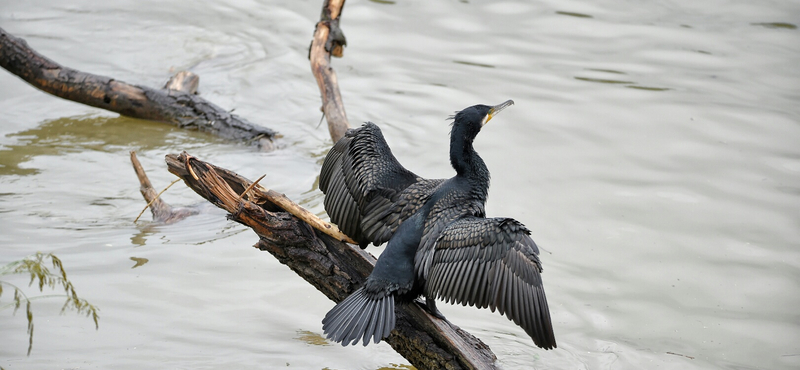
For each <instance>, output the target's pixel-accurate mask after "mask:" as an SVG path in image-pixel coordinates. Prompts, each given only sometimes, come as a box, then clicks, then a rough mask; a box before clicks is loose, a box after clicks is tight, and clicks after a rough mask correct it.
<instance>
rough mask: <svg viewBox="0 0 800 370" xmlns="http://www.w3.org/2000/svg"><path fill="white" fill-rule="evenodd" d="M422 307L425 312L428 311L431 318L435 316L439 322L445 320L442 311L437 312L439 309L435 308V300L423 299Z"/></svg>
mask: <svg viewBox="0 0 800 370" xmlns="http://www.w3.org/2000/svg"><path fill="white" fill-rule="evenodd" d="M423 307H425V311H428V313H429V314H431V315H433V316H436V318H438V319H440V320H447V319H446V318H445V317H444V314H443V313H442V311H439V309H438V308H436V300H435V299H433V298H428V297H425V305H424V306H423Z"/></svg>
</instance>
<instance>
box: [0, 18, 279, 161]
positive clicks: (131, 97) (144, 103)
mask: <svg viewBox="0 0 800 370" xmlns="http://www.w3.org/2000/svg"><path fill="white" fill-rule="evenodd" d="M0 67H3V68H5V69H6V70H8V71H9V72H11V73H13V74H15V75H17V76H18V77H20V78H21V79H23V80H25V81H26V82H27V83H29V84H31V85H33V87H35V88H37V89H40V90H42V91H44V92H47V93H49V94H52V95H55V96H58V97H60V98H64V99H67V100H71V101H74V102H78V103H82V104H86V105H90V106H92V107H97V108H101V109H106V110H109V111H112V112H116V113H119V114H121V115H124V116H128V117H134V118H142V119H147V120H152V121H160V122H166V123H171V124H174V125H177V126H179V127H182V128H194V129H198V130H200V131H206V132H210V133H212V134H215V135H218V136H221V137H224V138H228V139H232V140H236V141H247V142H253V143H257V144H258V145H259V146H261V147H262V148H263V149H264V150H272V148H273V145H272V139H273V137H275V135H276V134H277V133H276V132H275V131H273V130H270V129H268V128H265V127H261V126H257V125H254V124H252V123H250V122H248V121H247V120H245V119H243V118H241V117H239V116H237V115H234V114H230V113H229V112H228V111H226V110H224V109H222V108H220V107H219V106H217V105H215V104H213V103H211V102H209V101H207V100H205V99H203V98H201V97H199V96H198V95H195V94H194V93H193V92H190V91H191V88H190V87H186V88H183V87H182V88H180V89H174V88H172V87H173V86H174V85H168V86H169V87H168V88H164V89H153V88H149V87H146V86H137V85H131V84H128V83H125V82H122V81H119V80H116V79H113V78H111V77H105V76H99V75H94V74H91V73H86V72H81V71H78V70H74V69H72V68H68V67H64V66H62V65H60V64H58V63H56V62H54V61H52V60H50V59H48V58H47V57H45V56H43V55H41V54H39V53H37V52H36V51H35V50H33V49H32V48H30V47H29V46H28V44H27V42H25V40H23V39H21V38H19V37H15V36H13V35H11V34H9V33H7V32H6V31H5V30H3V29H2V28H0ZM195 83H196V82H195ZM179 85H180V84H179ZM189 86H191V82H190V84H189ZM195 91H196V87H195Z"/></svg>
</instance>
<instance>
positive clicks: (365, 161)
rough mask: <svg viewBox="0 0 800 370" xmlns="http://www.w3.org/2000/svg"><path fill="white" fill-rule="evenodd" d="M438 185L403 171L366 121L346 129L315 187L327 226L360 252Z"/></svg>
mask: <svg viewBox="0 0 800 370" xmlns="http://www.w3.org/2000/svg"><path fill="white" fill-rule="evenodd" d="M442 182H443V180H427V179H423V178H420V177H419V176H417V175H415V174H414V173H413V172H411V171H409V170H407V169H405V167H403V166H402V165H401V164H400V162H398V161H397V158H395V157H394V155H393V154H392V151H391V149H389V145H387V144H386V140H385V139H384V138H383V134H382V133H381V130H380V128H378V126H377V125H375V124H374V123H371V122H367V123H365V124H364V125H363V126H361V127H359V128H356V129H351V130H348V132H347V133H346V134H345V136H344V137H343V138H342V139H340V140H339V141H338V142H337V143H336V144H335V145H334V146H333V148H331V150H330V152H328V155H327V156H326V157H325V161H324V162H323V164H322V170H321V172H320V179H319V188H320V190H322V192H323V193H325V202H324V203H325V210H326V211H327V212H328V215H329V216H330V218H331V222H333V223H335V224H337V225H338V226H339V229H341V230H342V232H344V233H345V234H347V235H348V236H350V237H351V238H353V239H354V240H356V241H358V242H359V244H361V246H362V248H363V247H366V245H367V244H368V243H369V242H372V243H375V244H376V245H377V244H380V243H383V242H385V241H387V240H389V238H390V237H391V236H392V234H393V233H394V231H395V230H397V227H398V226H399V225H400V223H402V222H403V220H405V219H406V218H408V217H409V216H411V215H412V214H414V212H416V210H417V209H419V207H421V206H422V204H424V202H425V200H427V197H429V196H430V194H432V193H433V190H434V189H435V188H436V187H437V186H439V184H441V183H442Z"/></svg>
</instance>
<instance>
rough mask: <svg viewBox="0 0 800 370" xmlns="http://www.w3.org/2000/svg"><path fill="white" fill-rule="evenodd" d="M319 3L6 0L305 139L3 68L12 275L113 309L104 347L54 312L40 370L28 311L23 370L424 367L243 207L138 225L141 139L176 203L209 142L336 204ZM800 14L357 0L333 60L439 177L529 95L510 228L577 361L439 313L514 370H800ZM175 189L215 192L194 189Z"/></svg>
mask: <svg viewBox="0 0 800 370" xmlns="http://www.w3.org/2000/svg"><path fill="white" fill-rule="evenodd" d="M320 6H321V1H319V2H317V1H272V0H266V1H260V2H245V3H242V2H231V1H205V0H200V1H199V2H194V3H184V2H154V1H150V0H145V1H144V2H143V1H142V0H136V1H133V0H119V1H114V2H98V1H92V0H78V1H73V2H69V3H68V4H67V3H64V2H55V1H44V2H5V4H4V8H3V10H4V11H3V12H0V23H2V24H3V28H4V29H6V30H7V31H8V32H10V33H12V34H17V35H19V36H22V37H24V38H26V39H27V40H28V42H29V43H30V44H31V45H32V46H33V47H34V48H36V49H37V50H39V51H41V52H42V53H43V54H45V55H48V56H49V57H52V58H53V59H55V60H57V61H59V62H60V63H63V64H64V65H68V66H70V67H73V68H77V69H81V70H86V71H89V72H93V73H98V74H103V75H109V76H114V77H115V78H120V79H122V80H125V81H128V82H131V83H140V84H144V85H150V86H159V85H161V84H163V81H164V80H166V78H167V77H169V75H170V69H173V68H175V69H179V68H191V69H192V70H193V72H196V73H198V74H199V75H201V77H202V81H203V82H202V85H201V86H200V90H201V91H202V93H203V94H204V96H206V97H207V98H209V100H211V101H213V102H215V103H216V104H219V105H221V106H224V107H229V109H236V112H237V113H238V114H240V115H242V116H243V117H247V118H248V119H250V120H252V121H254V122H263V123H264V124H265V125H266V126H269V127H271V128H274V129H276V130H279V131H281V132H282V133H283V134H284V138H283V139H282V141H281V142H282V143H283V144H284V146H283V148H282V149H281V150H278V151H275V152H272V153H257V152H254V151H253V149H252V148H251V147H248V146H246V145H238V144H234V143H229V142H225V141H222V140H218V139H216V138H213V137H210V136H209V135H207V134H204V133H198V132H190V131H181V130H178V129H176V128H174V127H172V126H169V125H165V124H159V123H152V122H145V121H139V120H132V119H127V118H121V117H110V115H111V114H110V113H100V112H99V111H97V110H96V109H94V108H87V107H81V106H78V105H74V104H72V103H69V102H65V101H62V100H58V99H56V98H53V97H50V96H47V95H45V94H42V93H40V92H36V91H34V90H33V89H32V88H31V87H30V86H28V85H26V84H25V83H23V82H20V81H19V79H17V78H16V77H13V76H10V75H8V74H5V73H4V72H2V71H0V86H2V88H0V112H3V113H2V114H0V245H2V246H3V247H2V248H0V251H2V252H0V260H6V261H8V260H13V259H18V258H21V257H22V256H25V255H29V254H31V253H33V252H35V251H37V250H41V251H43V252H55V253H57V254H58V255H59V256H61V257H62V259H63V260H64V263H65V264H66V265H67V266H69V267H70V271H71V272H72V273H71V274H72V276H71V277H72V278H73V279H74V280H73V281H74V282H75V284H76V286H78V287H80V289H81V291H80V294H81V296H83V297H85V298H86V299H88V300H90V301H92V302H93V303H95V304H97V305H98V306H100V307H102V308H103V311H102V312H101V313H102V314H103V325H102V326H101V328H100V330H99V331H97V332H95V331H94V328H93V326H91V325H86V323H85V322H84V321H85V320H82V318H71V317H66V316H59V315H58V310H59V308H60V307H54V308H53V310H50V311H48V310H46V309H43V310H41V311H40V310H38V309H37V312H42V314H41V316H40V317H37V320H39V321H37V328H36V330H37V339H36V341H37V348H36V351H34V354H32V356H31V357H30V358H28V357H26V356H25V350H26V343H27V337H25V335H24V334H25V327H24V320H22V321H23V323H22V324H20V323H18V322H17V321H20V320H8V321H5V320H6V318H7V317H6V316H5V315H0V326H2V327H3V334H4V337H3V346H0V359H2V360H0V361H3V362H2V363H0V366H2V367H4V368H7V369H15V368H20V369H49V368H52V367H53V365H52V364H53V363H57V364H59V365H58V366H61V367H72V368H77V367H81V368H89V367H90V368H119V369H126V368H130V369H138V368H141V367H143V366H144V367H148V366H149V367H152V364H153V363H159V364H161V363H163V364H168V365H165V366H166V367H169V368H175V367H178V368H190V367H191V368H194V367H203V368H256V367H267V368H278V367H280V368H286V367H288V368H312V369H321V368H331V369H334V368H335V369H351V368H361V369H380V368H388V369H398V368H402V369H406V368H408V366H407V365H403V364H406V362H405V361H404V360H403V359H402V358H400V357H399V356H398V355H396V353H395V352H394V351H393V350H392V349H391V348H390V347H389V346H388V345H385V344H379V345H375V346H372V345H371V346H369V347H366V348H364V347H360V346H355V347H347V348H343V347H341V346H329V345H322V344H324V343H325V341H324V339H322V338H321V336H320V333H321V324H320V320H321V318H322V317H323V316H324V314H325V313H326V312H327V311H328V310H329V309H330V308H331V307H332V305H333V303H332V302H331V301H329V300H328V299H327V298H325V297H324V296H323V295H321V294H319V293H318V292H317V291H316V290H315V289H314V288H313V287H311V286H309V285H308V284H307V283H306V282H305V281H303V280H302V279H300V278H298V277H297V275H296V274H294V272H292V271H290V270H289V269H288V268H286V267H285V266H283V265H280V264H279V263H278V262H276V261H275V259H274V258H272V257H271V256H268V255H267V254H265V253H263V252H259V251H257V250H255V249H253V248H251V246H252V245H253V244H255V242H256V241H257V240H255V239H256V237H255V235H254V234H253V233H252V232H251V231H250V230H248V229H246V228H244V227H242V226H239V225H238V224H235V223H231V222H229V221H227V220H226V219H225V213H224V212H223V211H220V210H218V209H215V208H213V207H211V206H209V207H210V208H209V209H206V210H204V211H203V212H201V213H200V214H198V215H196V216H193V217H191V218H189V219H187V220H185V221H183V222H179V223H176V224H173V225H155V224H152V223H151V222H149V221H147V220H149V218H148V215H145V216H143V219H142V220H140V222H139V223H137V224H134V223H133V219H134V218H135V217H136V215H137V214H138V212H139V211H140V210H141V209H142V207H144V201H143V200H142V197H141V195H140V194H139V191H138V187H139V184H138V182H137V180H136V177H135V175H134V173H133V170H132V169H131V165H130V161H129V156H128V151H130V150H136V151H137V152H138V154H139V159H140V160H141V161H142V164H143V166H144V168H145V169H146V170H147V172H148V175H149V176H150V178H151V180H152V182H153V184H154V186H155V187H156V188H159V187H163V186H165V185H166V184H168V183H169V182H170V181H172V180H173V179H174V176H172V175H171V174H169V173H167V171H166V170H165V166H164V162H163V157H164V155H165V154H168V153H173V152H179V151H181V150H187V151H189V152H190V153H192V154H193V155H196V156H198V157H200V158H201V159H204V160H208V161H210V162H212V163H215V164H218V165H220V166H223V167H226V168H230V169H231V170H234V171H236V172H239V173H240V174H242V175H243V176H246V177H249V178H257V177H259V176H260V175H262V174H265V173H266V174H267V177H266V178H265V179H264V180H262V184H264V185H265V186H268V187H270V188H273V189H275V190H276V191H279V192H282V193H286V194H287V195H288V196H289V197H290V198H292V199H296V200H298V201H299V202H300V203H301V204H303V205H304V206H306V207H308V208H309V209H310V210H311V211H312V212H314V213H316V214H321V215H322V214H324V211H323V207H322V195H321V193H320V192H319V191H318V190H316V181H317V176H318V172H319V166H320V164H321V160H322V158H324V155H325V153H326V152H327V150H328V148H329V147H330V145H331V143H330V139H329V136H328V133H327V132H325V126H324V125H322V127H321V128H318V124H319V119H320V113H319V104H320V102H319V91H318V90H317V85H316V83H315V81H314V79H313V77H312V76H311V73H310V72H309V69H308V60H307V52H308V42H309V40H310V35H311V32H312V31H313V26H314V24H315V22H316V21H317V19H318V17H319V13H320ZM721 9H722V10H721ZM797 14H800V7H799V6H798V4H795V3H792V2H752V1H750V2H748V1H744V0H733V1H727V2H714V1H711V2H697V1H678V2H674V1H673V2H666V1H654V2H639V3H637V4H636V6H631V4H630V2H626V1H619V0H608V1H605V2H603V3H594V2H587V1H583V2H570V3H569V4H566V5H565V4H563V3H555V2H537V3H533V2H529V1H514V0H511V1H449V2H448V1H446V2H442V1H429V2H402V1H396V2H387V1H366V2H348V4H347V7H346V9H345V11H344V17H343V19H342V23H341V26H342V28H343V30H344V32H345V34H346V35H347V37H348V41H349V43H350V46H349V47H348V49H347V52H346V53H345V57H344V58H342V59H337V60H334V61H333V63H334V64H333V65H334V68H336V70H337V73H338V77H339V82H340V88H341V90H342V95H343V99H344V102H345V105H346V107H347V113H348V117H349V118H350V120H351V122H352V123H353V125H356V124H358V123H359V122H363V121H367V120H371V121H374V122H376V123H377V124H379V125H381V128H382V129H383V132H384V135H385V136H386V138H387V140H388V142H389V145H390V146H391V148H392V151H393V153H394V154H395V155H396V156H397V157H398V159H399V160H400V162H401V163H403V164H404V165H405V166H407V167H408V168H409V169H410V170H412V171H414V172H416V173H418V174H419V175H421V176H425V177H428V178H438V177H448V176H451V175H452V169H451V168H450V165H449V163H448V160H447V144H448V139H447V134H448V132H449V126H448V124H449V121H446V120H445V118H446V117H448V116H449V115H450V114H452V112H453V111H454V110H457V109H461V108H463V107H466V106H469V105H472V104H477V103H496V102H498V101H502V100H504V99H514V101H515V102H516V105H515V106H514V107H513V108H510V109H508V110H507V111H504V113H503V116H502V117H498V118H497V119H496V120H493V121H492V124H491V125H488V126H487V128H486V129H485V130H484V131H483V132H481V135H480V136H479V137H478V139H477V141H476V149H477V150H478V152H479V153H480V154H481V155H482V157H483V158H484V161H485V162H486V163H487V166H488V168H489V169H490V171H492V180H493V182H492V188H491V190H490V196H489V201H488V203H487V213H488V214H489V215H491V216H511V217H514V218H517V219H519V220H520V221H522V222H523V223H525V224H526V225H527V226H528V227H529V228H530V229H531V230H532V233H533V235H532V236H533V237H534V240H536V242H537V243H538V244H540V246H541V249H542V250H543V251H544V252H543V255H542V260H543V264H544V269H545V272H544V274H543V278H544V279H545V286H546V288H547V294H548V300H549V301H550V303H551V305H552V306H551V311H552V315H553V320H554V326H555V330H556V336H557V337H558V342H559V348H558V349H556V350H554V351H540V350H538V349H537V348H535V347H534V346H533V345H532V343H531V341H530V339H529V338H528V337H527V336H526V335H525V334H524V332H522V331H521V330H520V329H519V328H518V327H516V326H515V325H513V324H512V323H510V322H508V321H507V320H505V319H504V318H502V317H500V316H499V315H497V314H496V313H494V314H493V313H491V312H488V311H487V310H476V309H474V308H464V307H461V306H449V305H444V304H442V305H440V309H441V310H442V311H443V312H444V314H445V315H446V316H447V317H448V319H450V320H451V321H452V322H453V323H455V324H456V325H458V326H460V327H462V328H464V329H466V330H468V331H470V332H472V333H474V334H475V335H476V336H478V337H480V338H481V339H482V340H484V341H485V342H486V343H487V344H489V345H490V346H491V347H492V348H493V350H494V351H495V353H496V354H497V355H498V357H499V361H500V362H501V364H502V365H503V366H504V368H507V369H530V368H531V367H533V368H537V369H654V368H659V369H720V368H721V369H760V368H768V369H797V368H800V347H799V346H798V343H800V316H798V312H797V307H798V306H800V291H798V290H799V289H798V282H800V248H798V242H797V241H798V240H800V216H798V212H797V210H798V209H800V184H799V183H798V178H800V146H798V145H797V143H798V142H800V124H799V122H800V108H798V104H797V102H798V99H799V98H800V97H799V96H798V92H797V91H798V90H797V87H798V86H800V69H798V68H797V65H798V60H800V50H799V49H798V48H797V45H800V32H798V30H797V26H796V25H797V16H796V15H797ZM121 24H124V25H125V27H120V25H121ZM76 50H80V52H76ZM163 197H164V200H165V201H167V202H169V203H170V204H172V205H173V206H186V205H191V204H195V203H197V202H198V201H199V198H198V197H197V196H196V195H195V194H194V193H192V192H191V191H190V190H187V189H186V188H185V187H183V186H180V185H176V186H173V187H172V188H170V190H169V191H167V192H166V193H165V194H164V195H163ZM371 251H372V252H373V253H377V252H379V251H380V250H379V249H371ZM144 261H147V262H146V264H142V263H144ZM0 262H1V261H0ZM132 267H135V268H132ZM36 304H44V303H38V302H37V303H36ZM43 308H46V307H43ZM45 312H51V313H50V314H46V313H45ZM1 313H3V312H0V314H1ZM6 333H8V334H6ZM87 338H89V339H87ZM76 353H80V354H81V356H77V357H76V356H75V354H76ZM286 364H289V366H287V365H286Z"/></svg>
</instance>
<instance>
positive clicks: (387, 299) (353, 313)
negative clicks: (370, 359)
mask: <svg viewBox="0 0 800 370" xmlns="http://www.w3.org/2000/svg"><path fill="white" fill-rule="evenodd" d="M394 325H395V315H394V296H393V295H391V294H389V295H387V296H384V297H378V298H377V299H376V298H374V297H369V296H368V295H367V294H365V292H364V288H361V289H358V290H356V291H355V292H353V294H351V295H350V296H349V297H347V298H345V300H343V301H341V302H339V304H337V305H336V306H335V307H333V308H332V309H331V310H330V311H328V314H326V315H325V318H324V319H322V331H323V332H324V333H325V336H326V337H327V338H328V339H330V340H332V341H334V342H337V343H341V344H342V345H343V346H347V345H350V344H353V345H355V344H356V343H358V342H359V340H362V339H363V344H364V346H366V345H367V344H369V341H370V339H372V340H373V341H374V342H375V343H378V342H379V341H380V340H381V339H383V338H386V337H387V336H389V333H391V331H392V329H394Z"/></svg>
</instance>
